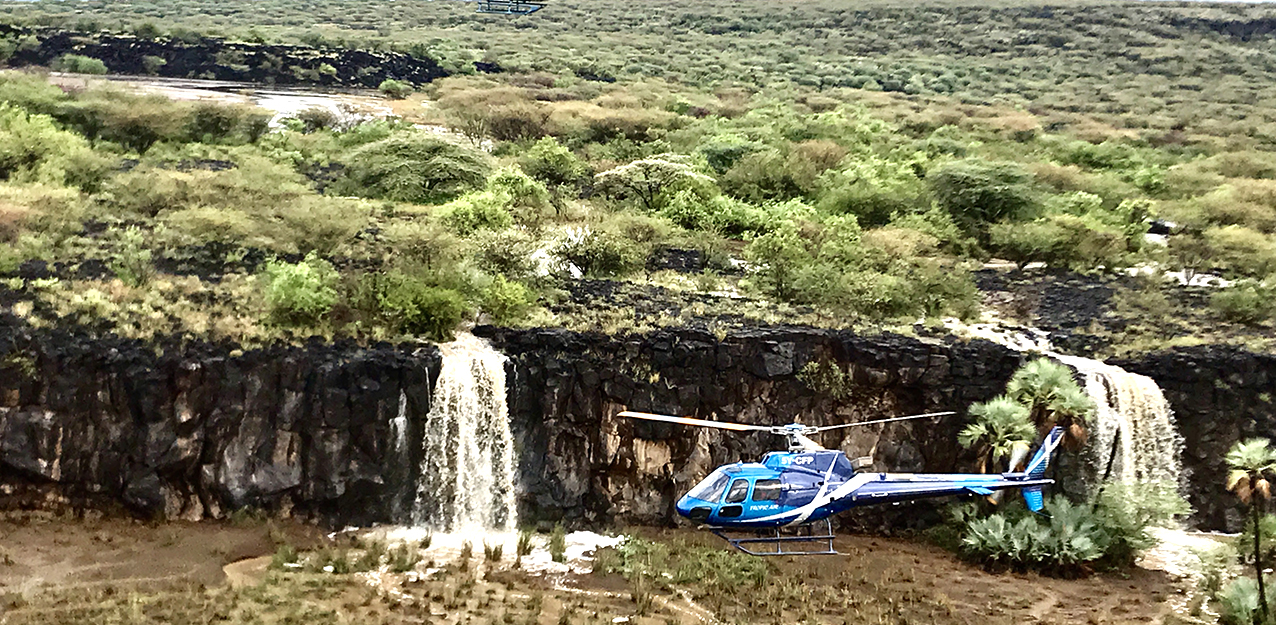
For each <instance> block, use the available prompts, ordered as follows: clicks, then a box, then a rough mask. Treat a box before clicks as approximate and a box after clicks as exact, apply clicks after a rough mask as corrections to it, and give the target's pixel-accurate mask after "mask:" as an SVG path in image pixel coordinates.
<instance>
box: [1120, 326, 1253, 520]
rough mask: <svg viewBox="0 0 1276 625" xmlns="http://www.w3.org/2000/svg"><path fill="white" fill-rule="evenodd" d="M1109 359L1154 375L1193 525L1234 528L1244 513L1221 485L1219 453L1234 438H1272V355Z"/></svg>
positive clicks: (1230, 352) (1216, 351)
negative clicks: (1176, 442)
mask: <svg viewBox="0 0 1276 625" xmlns="http://www.w3.org/2000/svg"><path fill="white" fill-rule="evenodd" d="M1113 364H1116V365H1118V366H1120V367H1122V368H1124V369H1126V370H1128V371H1133V372H1135V373H1141V374H1143V375H1146V376H1148V377H1150V378H1152V379H1154V380H1156V382H1157V384H1158V385H1160V387H1161V390H1162V391H1163V392H1164V393H1165V398H1166V399H1167V400H1168V401H1169V402H1170V405H1171V406H1173V408H1174V415H1175V419H1176V420H1177V421H1178V427H1179V432H1180V433H1181V434H1182V435H1183V443H1184V447H1183V472H1184V481H1185V483H1186V484H1187V493H1188V501H1189V502H1190V503H1191V504H1192V507H1193V508H1194V509H1195V514H1194V515H1193V517H1192V521H1193V524H1194V525H1196V526H1197V527H1200V528H1202V529H1213V530H1226V531H1232V532H1238V531H1240V529H1241V526H1242V525H1243V524H1244V517H1243V515H1242V510H1241V508H1240V507H1238V506H1237V503H1236V498H1235V497H1234V496H1232V495H1231V494H1230V493H1228V492H1226V490H1225V489H1224V480H1225V479H1226V477H1227V470H1228V469H1227V464H1226V463H1225V462H1224V461H1223V457H1224V456H1225V455H1226V454H1227V450H1228V449H1230V448H1231V447H1232V445H1233V444H1235V443H1236V441H1239V440H1247V439H1250V438H1255V437H1259V438H1269V439H1270V438H1276V354H1256V353H1253V352H1248V351H1245V350H1242V349H1237V348H1234V347H1220V346H1199V347H1188V348H1177V349H1174V350H1170V351H1166V352H1161V353H1156V354H1151V355H1148V356H1144V357H1142V358H1139V359H1138V360H1126V361H1120V362H1114V363H1113Z"/></svg>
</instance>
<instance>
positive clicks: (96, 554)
mask: <svg viewBox="0 0 1276 625" xmlns="http://www.w3.org/2000/svg"><path fill="white" fill-rule="evenodd" d="M317 534H318V532H317V531H316V530H315V529H314V528H311V527H307V526H302V525H298V524H294V523H280V522H274V523H262V522H255V521H254V522H248V523H239V524H234V523H182V522H173V523H162V524H151V523H143V522H140V521H137V520H134V519H129V518H89V519H74V518H65V517H60V516H57V515H53V514H45V513H15V514H9V515H6V516H4V517H3V518H0V549H3V554H0V561H4V562H10V563H9V564H7V565H3V566H0V595H4V594H12V593H18V594H29V593H32V592H35V591H40V590H44V589H66V588H77V587H89V586H95V585H96V586H100V585H105V584H113V585H123V586H144V585H147V584H168V583H173V582H192V583H197V584H205V585H215V584H221V583H222V582H223V581H224V580H225V574H224V573H223V571H222V567H223V566H224V565H226V564H228V563H231V562H235V561H237V560H243V559H245V558H252V557H257V556H262V555H268V554H271V553H274V551H275V546H276V542H278V541H288V542H292V543H296V544H310V543H313V541H314V539H315V536H316V535H317ZM5 556H7V559H5Z"/></svg>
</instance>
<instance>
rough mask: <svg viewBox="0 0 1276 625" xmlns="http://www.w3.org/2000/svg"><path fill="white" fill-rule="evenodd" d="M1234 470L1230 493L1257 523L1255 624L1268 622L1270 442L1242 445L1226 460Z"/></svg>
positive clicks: (1274, 464) (1273, 456)
mask: <svg viewBox="0 0 1276 625" xmlns="http://www.w3.org/2000/svg"><path fill="white" fill-rule="evenodd" d="M1225 459H1226V460H1227V466H1229V467H1231V469H1232V470H1231V471H1230V472H1229V473H1228V474H1227V490H1230V491H1232V492H1234V493H1236V496H1237V497H1238V498H1240V500H1241V503H1244V504H1248V505H1249V509H1250V514H1251V515H1252V518H1253V520H1254V572H1255V573H1257V575H1258V611H1257V612H1255V613H1254V625H1258V624H1259V623H1265V622H1267V620H1268V613H1267V588H1266V587H1265V586H1264V584H1263V553H1262V551H1263V550H1262V546H1261V545H1262V525H1261V524H1260V523H1259V517H1260V516H1261V515H1262V512H1261V511H1260V509H1259V508H1260V507H1261V506H1262V502H1263V501H1265V500H1267V499H1271V496H1272V487H1271V481H1270V480H1269V477H1268V476H1270V475H1272V473H1274V472H1276V450H1274V449H1272V448H1271V447H1270V446H1269V444H1268V441H1267V440H1266V439H1262V438H1253V439H1250V440H1248V441H1245V442H1238V443H1236V445H1234V446H1233V447H1232V449H1231V451H1229V452H1227V456H1226V457H1225ZM1260 615H1261V620H1260Z"/></svg>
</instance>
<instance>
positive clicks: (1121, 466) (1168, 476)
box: [1049, 354, 1183, 485]
mask: <svg viewBox="0 0 1276 625" xmlns="http://www.w3.org/2000/svg"><path fill="white" fill-rule="evenodd" d="M1049 355H1050V357H1052V358H1054V359H1056V360H1058V361H1060V362H1062V363H1064V364H1066V365H1068V366H1070V367H1072V368H1074V369H1076V370H1077V372H1078V373H1080V374H1081V376H1082V378H1084V380H1085V391H1086V394H1087V395H1089V396H1090V398H1091V399H1092V400H1094V403H1095V404H1096V406H1097V407H1098V410H1097V412H1096V414H1095V419H1094V424H1093V425H1092V427H1091V428H1090V433H1091V440H1090V444H1089V445H1087V456H1088V464H1089V465H1090V467H1091V469H1092V470H1093V471H1094V482H1093V483H1094V484H1097V482H1098V480H1101V479H1103V474H1104V472H1105V471H1106V470H1107V465H1108V458H1109V457H1110V454H1111V453H1112V449H1113V444H1114V442H1115V445H1116V456H1115V457H1114V460H1113V464H1112V476H1111V479H1113V480H1116V481H1118V482H1121V483H1123V484H1135V483H1169V484H1174V485H1178V483H1179V476H1180V473H1181V470H1182V465H1181V463H1180V461H1179V454H1180V453H1181V451H1182V448H1183V440H1182V437H1181V436H1179V434H1178V430H1177V429H1176V428H1175V427H1174V413H1173V412H1172V411H1171V410H1170V404H1169V402H1167V401H1166V400H1165V395H1163V394H1162V393H1161V388H1160V387H1159V386H1157V385H1156V382H1154V381H1153V380H1152V379H1151V378H1149V377H1147V376H1142V375H1138V374H1135V373H1130V372H1128V371H1126V370H1124V369H1121V368H1120V367H1114V366H1112V365H1107V364H1104V363H1101V362H1099V361H1097V360H1091V359H1089V358H1080V357H1078V356H1067V355H1064V354H1049Z"/></svg>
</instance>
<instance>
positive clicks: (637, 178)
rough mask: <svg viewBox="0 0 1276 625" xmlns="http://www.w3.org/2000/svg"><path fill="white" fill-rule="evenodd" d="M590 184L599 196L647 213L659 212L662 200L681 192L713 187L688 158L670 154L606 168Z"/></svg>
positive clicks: (709, 180)
mask: <svg viewBox="0 0 1276 625" xmlns="http://www.w3.org/2000/svg"><path fill="white" fill-rule="evenodd" d="M594 181H595V185H596V186H595V188H596V190H597V191H598V192H599V193H602V194H603V195H607V196H609V197H612V198H615V199H619V200H628V201H632V202H634V203H636V204H637V205H638V206H639V207H641V208H643V209H645V210H647V211H655V210H657V209H659V208H660V207H661V205H662V203H663V202H664V201H665V199H666V198H668V197H669V196H671V195H672V194H673V193H676V192H678V191H681V190H683V189H702V188H704V187H706V186H712V185H713V179H712V178H710V177H708V176H706V175H704V174H702V173H700V172H697V171H696V170H695V168H693V167H692V166H691V164H690V163H689V159H687V158H686V157H681V156H678V155H673V154H664V155H661V156H658V157H652V158H645V159H639V160H636V161H633V162H631V163H628V164H626V165H621V166H619V167H615V168H613V169H609V170H607V171H605V172H602V173H601V174H598V175H597V176H595V177H594Z"/></svg>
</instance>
